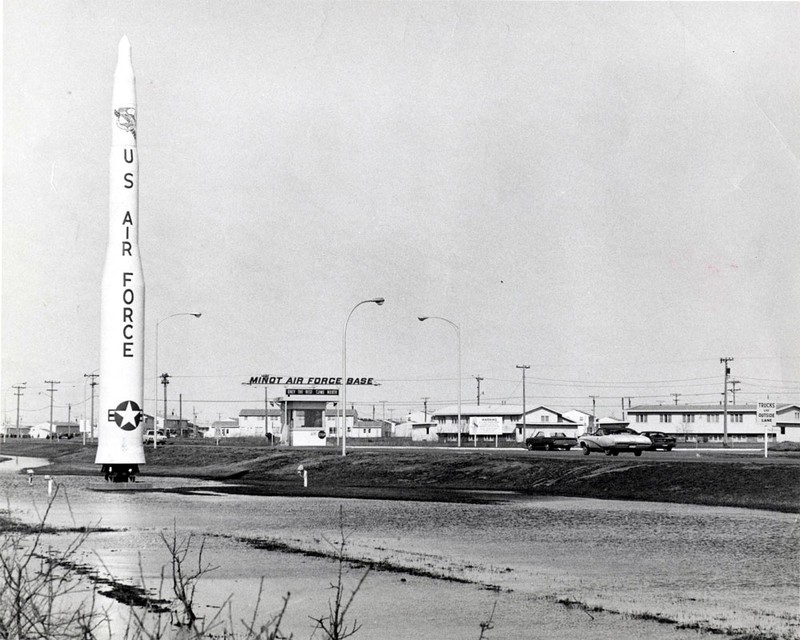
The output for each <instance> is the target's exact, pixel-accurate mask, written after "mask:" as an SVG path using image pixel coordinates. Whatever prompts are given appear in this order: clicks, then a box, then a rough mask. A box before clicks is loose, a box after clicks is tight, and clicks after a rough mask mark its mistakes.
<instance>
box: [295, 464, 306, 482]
mask: <svg viewBox="0 0 800 640" xmlns="http://www.w3.org/2000/svg"><path fill="white" fill-rule="evenodd" d="M297 475H299V476H303V486H304V487H307V486H308V470H307V469H305V468H303V465H302V464H301V465H299V466H298V467H297Z"/></svg>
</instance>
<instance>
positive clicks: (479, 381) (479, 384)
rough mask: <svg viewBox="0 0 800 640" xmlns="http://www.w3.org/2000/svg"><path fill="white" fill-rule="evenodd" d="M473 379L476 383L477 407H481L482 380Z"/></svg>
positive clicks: (476, 377) (478, 378)
mask: <svg viewBox="0 0 800 640" xmlns="http://www.w3.org/2000/svg"><path fill="white" fill-rule="evenodd" d="M473 377H474V378H475V381H476V382H477V383H478V406H479V407H480V406H481V380H483V378H481V377H480V376H473Z"/></svg>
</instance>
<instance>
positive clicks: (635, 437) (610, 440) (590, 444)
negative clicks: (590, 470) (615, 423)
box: [578, 427, 652, 456]
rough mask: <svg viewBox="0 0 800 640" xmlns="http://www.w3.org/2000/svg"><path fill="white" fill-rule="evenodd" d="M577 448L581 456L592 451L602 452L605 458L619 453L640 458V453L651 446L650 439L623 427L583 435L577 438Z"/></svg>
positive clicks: (603, 428) (603, 429) (607, 428)
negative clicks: (623, 452)
mask: <svg viewBox="0 0 800 640" xmlns="http://www.w3.org/2000/svg"><path fill="white" fill-rule="evenodd" d="M578 446H579V447H580V448H581V450H582V451H583V455H585V456H588V455H589V454H590V453H591V452H592V451H602V452H603V453H605V454H606V455H607V456H616V455H619V453H620V452H621V451H632V452H633V455H635V456H640V455H642V451H645V450H646V449H649V448H650V447H651V446H652V442H650V438H647V437H645V436H642V435H639V434H638V433H636V432H635V431H634V430H633V429H626V428H625V427H599V428H597V429H595V430H594V431H593V432H592V433H584V434H583V435H582V436H581V437H579V438H578Z"/></svg>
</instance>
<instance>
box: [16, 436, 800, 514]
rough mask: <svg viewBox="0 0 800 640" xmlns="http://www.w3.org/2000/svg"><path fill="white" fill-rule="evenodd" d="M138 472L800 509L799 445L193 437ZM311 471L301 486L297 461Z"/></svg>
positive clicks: (457, 496) (425, 495) (39, 453)
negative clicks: (534, 445) (303, 443)
mask: <svg viewBox="0 0 800 640" xmlns="http://www.w3.org/2000/svg"><path fill="white" fill-rule="evenodd" d="M0 455H5V456H9V455H21V456H33V457H40V458H47V459H49V460H51V462H52V464H51V466H50V467H48V472H49V473H52V474H56V475H96V476H98V478H99V477H100V474H99V468H98V466H97V465H95V464H94V456H95V447H94V446H92V445H86V446H84V445H82V444H80V443H77V442H74V441H70V442H66V441H59V442H49V441H32V440H21V441H14V440H9V441H7V442H5V443H3V445H2V450H1V453H0ZM146 458H147V465H146V466H144V467H143V468H142V470H141V475H140V479H141V478H152V477H159V476H161V477H164V476H172V477H189V478H209V479H217V480H222V481H224V482H227V483H228V485H229V486H228V489H227V490H228V491H230V492H235V493H252V494H263V495H314V496H331V497H361V498H382V499H410V500H441V501H451V502H453V501H459V502H460V501H475V500H479V499H481V498H480V495H479V494H477V495H476V494H475V493H472V492H476V491H478V492H480V491H488V492H493V491H516V492H520V493H524V494H531V495H548V496H556V495H558V496H574V497H590V498H602V499H618V500H646V501H661V502H676V503H686V504H703V505H715V506H734V507H745V508H752V509H769V510H776V511H784V512H792V513H798V512H800V453H798V452H776V453H774V454H771V455H770V458H768V459H764V458H763V457H760V456H758V455H754V454H752V453H736V452H731V451H726V452H716V453H715V452H705V451H704V452H703V453H702V454H695V453H690V452H686V453H683V454H678V451H677V450H676V451H673V452H670V453H661V452H658V453H656V452H653V453H649V452H648V453H645V455H643V456H642V457H641V458H634V457H632V456H627V457H626V456H620V457H614V458H607V457H605V456H600V455H593V456H588V457H584V456H580V455H576V454H575V453H574V452H572V453H564V452H561V453H553V454H543V453H542V454H538V453H537V454H531V453H528V452H524V451H504V450H492V449H477V450H473V449H469V448H465V449H463V450H461V451H454V450H452V449H440V448H432V447H427V448H417V449H398V448H396V447H386V448H380V449H379V448H374V449H351V450H350V451H349V452H348V455H347V456H346V457H342V456H341V452H340V450H338V449H336V448H334V447H328V448H319V449H292V448H271V447H269V446H265V445H264V444H263V440H254V441H225V442H224V444H221V445H220V446H215V445H214V442H213V441H205V440H197V441H193V440H186V441H173V442H172V443H170V444H167V445H164V446H159V447H158V449H155V450H154V449H152V448H150V447H148V448H147V450H146ZM301 464H302V465H303V467H304V468H305V469H306V470H307V471H308V474H309V486H308V487H307V488H303V484H302V480H301V479H300V477H299V476H298V474H297V467H298V466H299V465H301Z"/></svg>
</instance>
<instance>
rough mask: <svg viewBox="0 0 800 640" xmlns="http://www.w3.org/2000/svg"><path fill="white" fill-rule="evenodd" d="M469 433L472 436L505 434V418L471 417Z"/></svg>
mask: <svg viewBox="0 0 800 640" xmlns="http://www.w3.org/2000/svg"><path fill="white" fill-rule="evenodd" d="M469 435H471V436H500V435H503V419H502V418H500V417H499V416H491V417H478V418H470V419H469Z"/></svg>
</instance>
